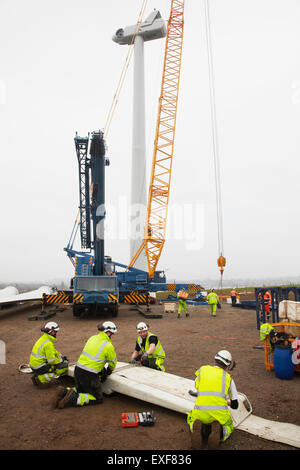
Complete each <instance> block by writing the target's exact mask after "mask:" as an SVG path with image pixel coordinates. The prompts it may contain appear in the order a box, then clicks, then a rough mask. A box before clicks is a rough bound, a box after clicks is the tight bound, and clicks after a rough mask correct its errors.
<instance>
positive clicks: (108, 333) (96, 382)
mask: <svg viewBox="0 0 300 470" xmlns="http://www.w3.org/2000/svg"><path fill="white" fill-rule="evenodd" d="M98 330H99V333H98V334H97V335H94V336H91V337H90V338H89V339H88V340H87V342H86V344H85V346H84V348H83V351H82V353H81V355H80V357H79V359H78V362H77V364H76V366H75V369H74V377H75V387H74V388H70V387H67V388H63V387H59V390H58V391H57V393H56V395H55V399H54V406H55V407H56V408H60V409H61V408H64V407H66V406H77V405H78V406H83V405H98V404H100V403H102V402H103V394H102V387H101V382H104V381H105V380H106V378H107V376H108V375H110V374H111V373H112V371H113V370H114V369H115V367H116V365H117V356H116V353H115V348H114V346H113V344H112V341H111V337H112V335H113V334H114V333H116V332H117V327H116V325H115V324H114V323H113V322H111V321H105V322H104V323H102V324H100V325H98ZM106 364H107V367H106Z"/></svg>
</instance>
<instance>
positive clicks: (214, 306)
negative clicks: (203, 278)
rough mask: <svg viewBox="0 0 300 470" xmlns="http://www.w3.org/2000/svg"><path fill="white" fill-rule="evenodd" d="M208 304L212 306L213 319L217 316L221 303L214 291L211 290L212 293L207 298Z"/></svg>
mask: <svg viewBox="0 0 300 470" xmlns="http://www.w3.org/2000/svg"><path fill="white" fill-rule="evenodd" d="M207 302H208V304H209V305H210V314H211V316H212V317H215V316H216V311H217V305H218V303H219V297H218V295H217V294H216V293H215V291H214V289H211V291H210V293H209V294H208V296H207Z"/></svg>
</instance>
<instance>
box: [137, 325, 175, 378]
mask: <svg viewBox="0 0 300 470" xmlns="http://www.w3.org/2000/svg"><path fill="white" fill-rule="evenodd" d="M136 330H137V332H138V334H139V336H138V338H137V340H136V345H135V349H134V351H133V353H132V355H131V361H130V362H131V363H132V364H136V362H137V361H140V362H141V364H142V365H143V366H145V367H150V368H151V369H157V370H161V371H162V372H165V367H164V360H165V357H166V354H165V351H164V348H163V347H162V345H161V343H160V341H159V339H158V336H157V335H155V334H153V333H151V331H149V326H148V325H147V324H146V323H145V322H143V321H141V322H140V323H138V324H137V326H136Z"/></svg>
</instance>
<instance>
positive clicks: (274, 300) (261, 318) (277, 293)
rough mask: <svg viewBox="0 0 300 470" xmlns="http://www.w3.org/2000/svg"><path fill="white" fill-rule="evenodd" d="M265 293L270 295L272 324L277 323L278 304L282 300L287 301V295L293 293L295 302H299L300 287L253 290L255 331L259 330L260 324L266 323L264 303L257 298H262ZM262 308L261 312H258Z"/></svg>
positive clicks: (258, 288)
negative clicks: (268, 292)
mask: <svg viewBox="0 0 300 470" xmlns="http://www.w3.org/2000/svg"><path fill="white" fill-rule="evenodd" d="M267 291H270V293H271V307H272V312H271V316H272V319H270V320H272V322H273V323H278V322H279V303H280V302H281V301H282V300H288V299H289V294H290V293H293V294H294V298H295V302H300V287H299V286H287V287H257V288H255V301H256V324H257V329H258V330H259V329H260V325H261V323H265V322H266V312H265V305H264V302H262V303H261V302H260V300H259V298H258V296H259V294H261V296H262V298H264V295H265V293H266V292H267ZM260 306H262V311H261V310H260Z"/></svg>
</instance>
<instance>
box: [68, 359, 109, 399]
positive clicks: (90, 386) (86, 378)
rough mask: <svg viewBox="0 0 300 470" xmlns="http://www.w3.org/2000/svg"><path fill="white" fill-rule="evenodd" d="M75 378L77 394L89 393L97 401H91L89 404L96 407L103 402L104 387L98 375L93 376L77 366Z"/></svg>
mask: <svg viewBox="0 0 300 470" xmlns="http://www.w3.org/2000/svg"><path fill="white" fill-rule="evenodd" d="M74 377H75V386H76V390H77V393H89V394H90V395H93V397H95V398H96V400H93V401H90V403H89V404H95V405H96V404H99V403H102V402H103V394H102V387H101V382H100V379H99V375H98V374H93V373H92V372H89V371H87V370H84V369H81V368H80V367H77V366H75V370H74Z"/></svg>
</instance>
